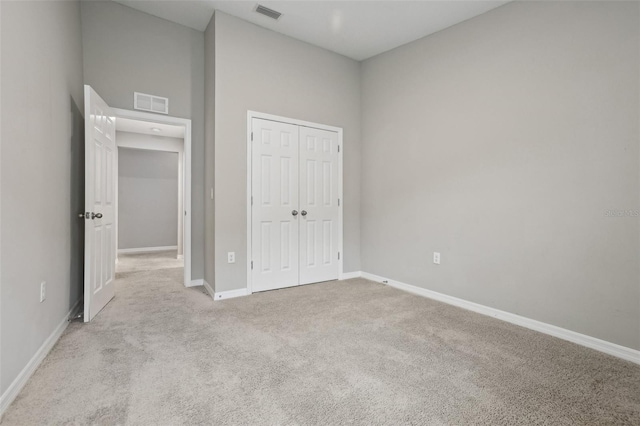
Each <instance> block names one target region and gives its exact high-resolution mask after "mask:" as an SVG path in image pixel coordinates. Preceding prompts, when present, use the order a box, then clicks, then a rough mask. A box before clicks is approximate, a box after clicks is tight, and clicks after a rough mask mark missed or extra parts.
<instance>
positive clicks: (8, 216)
mask: <svg viewBox="0 0 640 426" xmlns="http://www.w3.org/2000/svg"><path fill="white" fill-rule="evenodd" d="M2 3H3V4H2V22H1V25H0V27H1V31H2V36H1V39H2V46H1V49H0V52H1V55H2V72H1V74H2V77H1V78H2V81H1V82H0V84H1V86H2V99H1V102H2V108H1V111H2V117H1V121H2V148H1V149H2V160H1V161H2V165H1V167H0V170H1V173H2V176H1V178H0V182H1V183H2V187H1V188H0V194H1V199H2V201H1V205H2V214H1V219H0V237H1V242H0V246H1V251H2V268H1V271H2V272H1V273H2V275H1V277H0V281H1V283H2V288H1V290H0V291H1V295H0V304H1V309H0V311H1V312H2V318H1V321H0V322H1V324H2V330H0V334H1V336H2V341H1V342H0V354H1V355H0V356H1V358H2V365H1V367H0V369H1V376H2V379H1V381H2V382H1V384H0V392H4V391H5V390H6V389H7V388H8V387H9V385H10V384H11V383H12V382H13V381H14V380H15V379H16V377H17V375H18V373H19V372H20V371H21V370H22V369H23V368H24V367H25V366H26V364H27V362H28V361H29V360H30V359H31V357H32V356H33V355H34V354H35V353H36V351H37V350H38V348H39V347H40V346H41V345H42V344H43V343H44V341H45V340H46V339H47V338H48V337H49V336H50V335H51V333H52V332H53V331H54V329H55V328H56V327H57V326H58V325H59V324H60V322H61V321H63V320H64V319H65V318H66V315H67V313H68V312H69V310H70V309H71V307H72V306H74V305H75V303H76V302H77V301H78V300H79V299H80V298H81V296H82V282H83V280H82V274H83V269H82V264H83V240H84V235H83V229H84V223H83V221H82V220H79V219H78V218H77V214H78V213H79V212H81V211H83V210H84V198H83V197H84V125H83V118H82V112H81V111H83V108H84V107H83V87H82V46H81V28H80V5H79V4H78V2H71V1H67V2H50V1H44V2H2ZM42 281H46V282H47V297H46V300H45V301H44V302H43V303H40V282H42Z"/></svg>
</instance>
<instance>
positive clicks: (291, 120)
mask: <svg viewBox="0 0 640 426" xmlns="http://www.w3.org/2000/svg"><path fill="white" fill-rule="evenodd" d="M254 118H258V119H261V120H270V121H277V122H280V123H287V124H294V125H297V126H304V127H312V128H314V129H320V130H328V131H330V132H336V133H338V149H339V152H340V154H339V155H338V198H339V199H340V205H339V206H338V250H339V252H340V259H339V260H338V279H343V278H342V277H343V274H344V270H343V260H344V247H343V220H342V219H343V217H342V210H343V208H344V196H343V194H342V154H343V152H344V149H343V138H342V127H335V126H328V125H326V124H318V123H312V122H310V121H303V120H297V119H295V118H288V117H281V116H278V115H273V114H267V113H263V112H257V111H251V110H249V111H247V217H246V219H247V290H248V293H249V294H251V293H253V282H252V281H253V280H252V275H253V274H252V273H251V261H252V259H251V253H252V246H251V210H252V209H251V176H252V175H251V173H252V164H251V145H252V144H251V142H252V141H251V122H252V121H253V119H254Z"/></svg>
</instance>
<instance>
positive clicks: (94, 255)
mask: <svg viewBox="0 0 640 426" xmlns="http://www.w3.org/2000/svg"><path fill="white" fill-rule="evenodd" d="M84 120H85V142H84V143H85V220H84V222H85V227H84V231H85V237H84V240H85V248H84V321H85V322H88V321H91V320H92V319H93V318H94V317H95V316H96V314H97V313H98V312H100V310H101V309H102V308H104V307H105V305H106V304H107V303H109V301H110V300H111V299H112V298H113V296H114V295H115V288H114V278H115V252H116V250H115V243H116V235H115V226H114V225H115V195H116V194H115V180H116V178H117V174H116V155H117V151H116V123H115V118H114V116H113V114H112V113H111V109H110V108H109V106H108V105H107V104H106V103H105V102H104V101H103V100H102V98H101V97H100V96H99V95H98V94H97V93H96V92H95V91H94V90H93V89H92V88H91V87H90V86H84Z"/></svg>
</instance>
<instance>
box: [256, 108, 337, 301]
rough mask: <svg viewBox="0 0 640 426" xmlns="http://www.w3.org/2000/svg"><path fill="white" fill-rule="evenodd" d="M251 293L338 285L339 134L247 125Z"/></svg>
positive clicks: (258, 123)
mask: <svg viewBox="0 0 640 426" xmlns="http://www.w3.org/2000/svg"><path fill="white" fill-rule="evenodd" d="M252 133H253V141H252V153H251V163H252V166H251V168H252V170H251V196H252V208H251V247H252V248H251V260H252V270H251V274H252V277H251V278H252V287H253V288H252V290H253V291H254V292H255V291H264V290H273V289H277V288H284V287H291V286H296V285H300V284H309V283H315V282H321V281H329V280H335V279H337V278H338V256H339V255H338V250H339V248H338V238H339V223H338V222H339V219H338V217H339V206H338V134H337V133H336V132H330V131H325V130H319V129H314V128H309V127H303V126H298V125H293V124H287V123H281V122H277V121H270V120H263V119H256V118H254V119H253V120H252Z"/></svg>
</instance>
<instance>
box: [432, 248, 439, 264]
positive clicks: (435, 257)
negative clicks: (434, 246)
mask: <svg viewBox="0 0 640 426" xmlns="http://www.w3.org/2000/svg"><path fill="white" fill-rule="evenodd" d="M433 263H435V264H436V265H439V264H440V253H438V252H437V251H434V252H433Z"/></svg>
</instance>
